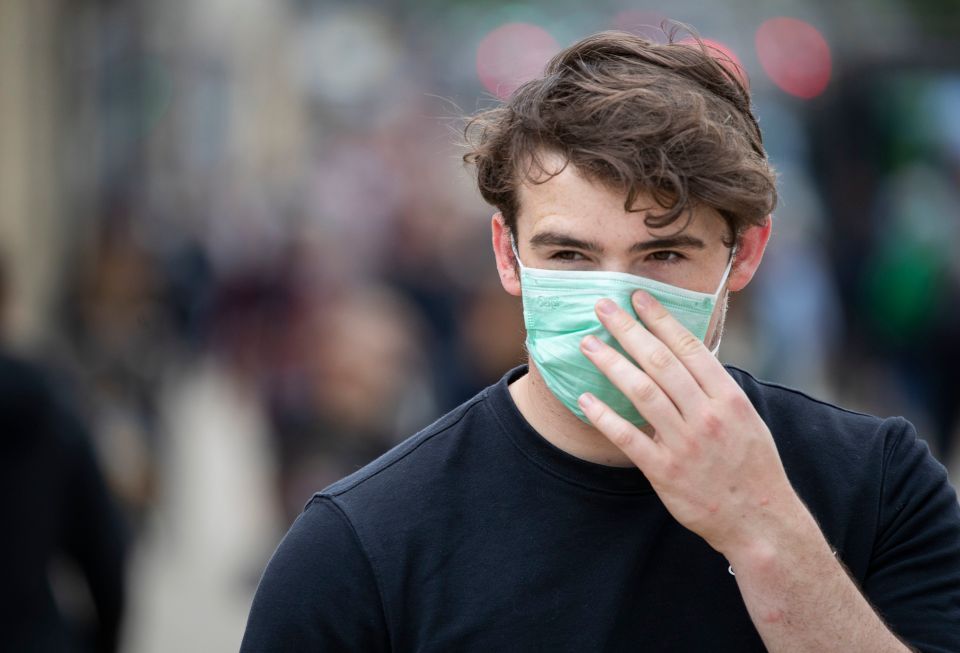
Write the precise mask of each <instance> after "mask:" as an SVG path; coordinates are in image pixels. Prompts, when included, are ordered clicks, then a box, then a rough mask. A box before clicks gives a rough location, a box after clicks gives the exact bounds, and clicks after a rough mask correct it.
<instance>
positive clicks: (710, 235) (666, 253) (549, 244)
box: [517, 162, 730, 346]
mask: <svg viewBox="0 0 960 653" xmlns="http://www.w3.org/2000/svg"><path fill="white" fill-rule="evenodd" d="M549 163H552V162H549ZM624 198H625V197H624V194H623V193H620V192H617V191H614V190H611V189H609V188H607V187H605V186H603V185H601V184H598V183H596V182H593V181H590V180H587V179H586V178H584V177H582V176H581V175H580V174H579V173H578V172H577V170H576V169H575V168H574V167H573V166H567V167H566V169H565V170H564V171H563V172H561V173H560V174H558V175H557V176H555V177H553V178H552V179H550V180H549V181H547V182H545V183H542V184H530V183H528V184H524V185H522V186H521V189H520V191H519V199H520V206H521V210H520V214H519V215H518V219H517V248H518V250H519V252H520V258H521V260H522V261H523V264H524V265H526V266H527V267H531V268H544V269H551V270H606V271H617V272H628V273H631V274H635V275H638V276H642V277H647V278H650V279H655V280H657V281H661V282H664V283H668V284H671V285H674V286H679V287H681V288H686V289H688V290H695V291H698V292H705V293H713V292H715V291H716V290H717V287H718V286H719V284H720V280H721V278H722V276H723V272H724V269H725V268H726V266H727V262H728V261H729V259H730V249H729V248H728V247H727V246H726V245H725V244H724V243H723V240H724V238H725V237H726V236H727V225H726V222H725V221H724V220H723V218H721V217H720V215H719V213H717V212H716V211H715V210H714V209H711V208H709V207H698V208H696V209H694V211H693V218H692V219H691V221H690V223H689V225H687V226H686V228H684V229H683V231H679V232H678V229H679V228H680V227H682V226H683V224H684V222H685V217H681V218H679V219H678V220H677V221H676V222H675V223H673V224H671V225H668V226H667V227H664V228H661V229H650V228H648V227H647V226H646V225H645V224H644V218H645V217H646V215H647V213H646V211H636V212H627V211H625V210H624V206H623V205H624ZM636 207H644V208H646V207H649V208H650V210H651V211H653V212H654V213H660V212H662V211H663V209H662V208H661V207H659V206H658V205H657V204H656V202H655V201H654V200H653V198H652V197H650V196H649V195H641V196H640V197H639V199H638V203H637V204H636ZM725 299H726V297H725V295H723V296H721V298H720V301H718V302H717V306H718V308H717V309H716V311H715V313H714V316H713V319H712V321H711V326H710V329H709V330H708V332H707V338H706V343H707V345H708V346H713V344H714V343H715V342H716V341H717V340H719V332H720V328H718V326H717V325H718V323H719V324H720V326H721V328H722V319H721V317H722V313H723V310H724V307H725V304H726V301H725Z"/></svg>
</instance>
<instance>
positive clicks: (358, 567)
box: [242, 367, 960, 653]
mask: <svg viewBox="0 0 960 653" xmlns="http://www.w3.org/2000/svg"><path fill="white" fill-rule="evenodd" d="M728 369H729V371H730V374H731V375H732V376H733V377H734V379H736V381H737V382H738V383H739V384H740V385H741V387H743V389H744V391H745V392H746V393H747V395H748V396H749V397H750V399H751V401H752V402H753V405H754V406H755V407H756V409H757V411H758V412H759V414H760V416H761V417H762V418H763V420H764V421H765V422H766V424H767V425H768V426H769V428H770V430H771V432H772V433H773V436H774V438H775V440H776V443H777V447H778V448H779V451H780V456H781V457H782V459H783V463H784V466H785V467H786V470H787V474H788V475H789V478H790V480H791V482H792V483H793V486H794V488H795V489H796V490H797V492H798V494H799V495H800V497H801V498H802V499H803V500H804V501H805V503H806V504H807V506H808V507H809V509H810V510H811V512H812V513H813V515H814V516H815V517H816V518H817V521H818V522H819V524H820V527H821V529H822V530H823V533H824V535H825V537H826V539H827V540H828V542H829V543H830V544H831V545H832V546H833V548H834V549H835V550H836V551H837V555H838V557H839V558H840V560H841V561H842V562H843V563H844V564H845V565H846V566H847V568H848V569H849V570H850V574H851V575H852V576H853V578H855V579H856V581H857V584H858V585H859V586H860V587H861V588H862V589H863V591H864V593H865V594H866V596H867V597H868V598H869V600H870V602H871V603H872V604H873V605H874V606H875V607H876V608H877V610H878V612H879V613H880V615H881V616H882V617H883V618H884V620H885V621H886V622H887V623H888V624H889V625H890V626H891V628H892V630H893V631H894V632H896V633H897V634H898V635H900V636H901V637H903V638H904V639H905V640H906V641H908V642H909V643H910V644H912V645H913V646H915V647H917V648H919V649H920V650H922V651H942V652H944V653H946V652H948V651H949V652H952V653H956V652H957V651H960V506H958V503H957V497H956V494H955V492H954V490H953V489H952V488H951V487H950V485H949V484H948V482H947V474H946V471H945V470H944V468H943V466H942V465H940V464H939V463H938V462H937V461H936V460H935V459H934V458H933V457H932V456H931V455H930V452H929V450H928V448H927V446H926V445H925V444H924V443H923V442H922V441H920V440H918V439H917V437H916V434H915V432H914V429H913V427H912V426H911V425H910V424H909V423H908V422H907V421H905V420H904V419H902V418H891V419H885V420H884V419H879V418H876V417H871V416H868V415H862V414H859V413H854V412H850V411H847V410H843V409H840V408H837V407H835V406H832V405H830V404H826V403H823V402H821V401H817V400H815V399H811V398H810V397H808V396H806V395H804V394H802V393H799V392H797V391H794V390H790V389H788V388H784V387H781V386H777V385H772V384H769V383H763V382H760V381H757V380H756V379H754V378H753V377H752V376H750V375H749V374H747V373H745V372H743V371H741V370H738V369H736V368H728ZM525 372H526V368H525V367H518V368H516V369H513V370H511V371H510V372H508V373H507V374H506V375H505V376H504V377H503V379H501V380H500V382H499V383H497V384H496V385H493V386H491V387H489V388H487V389H485V390H484V391H482V392H481V393H480V394H479V395H477V396H476V397H474V398H473V399H471V400H470V401H468V402H466V403H465V404H463V405H462V406H460V407H459V408H457V409H455V410H454V411H452V412H451V413H449V414H447V415H445V416H444V417H442V418H441V419H439V420H438V421H437V422H435V423H434V424H432V425H430V426H429V427H427V428H426V429H424V430H423V431H421V432H420V433H417V434H416V435H414V436H413V437H411V438H409V439H407V440H406V441H404V442H403V443H401V444H400V445H398V446H397V447H395V448H394V449H392V450H391V451H389V452H388V453H386V454H385V455H383V456H382V457H380V458H379V459H377V460H375V461H374V462H372V463H370V464H369V465H367V466H366V467H364V468H363V469H360V470H359V471H357V472H355V473H354V474H352V475H350V476H348V477H347V478H344V479H343V480H341V481H339V482H337V483H335V484H333V485H331V486H330V487H328V488H327V489H326V490H324V491H323V492H320V493H318V494H317V495H315V496H314V497H313V499H312V500H311V501H310V502H309V504H308V505H307V508H306V510H305V511H304V512H303V514H302V515H300V517H299V518H298V519H297V521H296V522H295V523H294V525H293V526H292V527H291V529H290V531H289V532H288V533H287V535H286V537H285V538H284V539H283V541H282V542H281V544H280V546H279V548H278V549H277V551H276V553H275V554H274V556H273V558H272V559H271V561H270V563H269V565H268V566H267V569H266V571H265V572H264V575H263V578H262V579H261V581H260V586H259V588H258V590H257V594H256V597H255V598H254V602H253V607H252V609H251V613H250V618H249V621H248V624H247V630H246V633H245V635H244V640H243V645H242V651H286V652H291V651H340V650H351V651H387V650H392V651H483V652H489V651H541V650H542V651H644V650H646V651H762V650H764V649H763V645H762V642H761V640H760V637H759V635H758V634H757V632H756V630H755V628H754V626H753V624H752V623H751V621H750V617H749V616H748V614H747V611H746V608H745V607H744V604H743V600H742V598H741V597H740V593H739V591H738V588H737V585H736V581H735V578H734V577H733V576H732V575H731V574H730V572H729V570H728V563H727V561H726V560H725V559H724V558H723V556H721V555H720V554H719V553H717V552H716V551H714V550H713V549H712V548H710V546H708V545H707V544H706V542H704V541H703V540H702V539H701V538H700V537H698V536H697V535H695V534H693V533H692V532H690V531H688V530H687V529H685V528H684V527H682V526H681V525H680V524H678V523H677V522H676V521H675V520H674V519H673V518H672V517H671V516H670V514H669V513H668V512H667V511H666V509H665V508H664V506H663V504H662V503H661V502H660V500H659V498H658V497H657V495H656V494H655V493H654V492H653V490H652V489H651V487H650V484H649V482H648V481H647V480H646V478H645V477H644V476H643V474H642V473H641V472H640V471H639V470H638V469H629V468H613V467H607V466H604V465H598V464H595V463H590V462H586V461H584V460H580V459H578V458H575V457H573V456H571V455H569V454H567V453H565V452H563V451H561V450H560V449H558V448H556V447H554V446H553V445H551V444H550V443H549V442H548V441H547V440H545V439H544V438H543V437H541V436H540V435H539V434H537V433H536V431H534V430H533V428H532V427H531V426H530V425H529V424H528V423H527V422H526V421H525V420H524V418H523V417H522V416H521V414H520V412H519V411H518V410H517V408H516V405H515V404H514V403H513V400H512V398H511V397H510V394H509V391H508V389H507V384H508V383H509V382H511V381H513V380H514V379H516V378H518V377H519V376H521V375H522V374H524V373H525Z"/></svg>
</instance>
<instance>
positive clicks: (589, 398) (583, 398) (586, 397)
mask: <svg viewBox="0 0 960 653" xmlns="http://www.w3.org/2000/svg"><path fill="white" fill-rule="evenodd" d="M593 401H594V399H593V395H592V394H590V393H589V392H584V393H583V394H582V395H580V398H579V399H577V402H578V403H579V404H580V406H581V407H582V408H589V407H590V406H592V405H593Z"/></svg>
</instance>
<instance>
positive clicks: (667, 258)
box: [648, 249, 686, 263]
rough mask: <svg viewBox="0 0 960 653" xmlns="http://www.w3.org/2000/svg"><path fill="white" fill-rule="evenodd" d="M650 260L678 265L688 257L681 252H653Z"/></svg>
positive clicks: (665, 250) (666, 250) (667, 250)
mask: <svg viewBox="0 0 960 653" xmlns="http://www.w3.org/2000/svg"><path fill="white" fill-rule="evenodd" d="M648 258H650V259H653V260H654V261H659V262H660V263H677V262H679V261H681V260H682V259H684V258H686V257H685V256H684V255H683V254H681V253H680V252H674V251H673V250H669V249H664V250H661V251H659V252H653V253H652V254H650V256H649V257H648Z"/></svg>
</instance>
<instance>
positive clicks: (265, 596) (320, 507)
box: [240, 497, 389, 653]
mask: <svg viewBox="0 0 960 653" xmlns="http://www.w3.org/2000/svg"><path fill="white" fill-rule="evenodd" d="M388 649H389V642H388V635H387V628H386V622H385V619H384V613H383V609H382V602H381V600H380V592H379V589H378V587H377V583H376V578H375V576H374V574H373V569H372V567H371V565H370V562H369V561H368V559H367V557H366V555H365V554H364V552H363V551H362V549H361V547H360V544H359V542H358V541H357V539H356V536H355V534H354V531H353V528H352V526H351V525H350V523H349V521H347V518H346V516H345V515H344V514H343V513H342V512H341V511H340V509H339V508H338V507H337V506H336V505H335V504H334V503H333V500H331V499H330V498H326V497H315V498H314V499H313V500H312V501H311V502H310V503H309V504H308V505H307V508H306V510H305V511H304V512H303V513H302V514H301V515H300V516H299V517H298V518H297V520H296V521H295V522H294V524H293V526H291V527H290V531H289V532H288V533H287V535H286V536H285V537H284V538H283V541H282V542H280V546H279V547H278V548H277V550H276V552H275V553H274V554H273V557H272V558H271V559H270V562H269V564H268V565H267V568H266V570H265V571H264V572H263V577H262V578H261V579H260V585H259V587H257V592H256V595H255V596H254V599H253V606H252V607H251V609H250V616H249V618H248V620H247V628H246V632H245V633H244V635H243V643H242V644H241V646H240V650H241V652H242V653H254V652H257V653H260V652H265V651H277V652H278V653H279V652H283V653H296V652H297V651H351V650H356V651H371V652H374V651H386V650H388Z"/></svg>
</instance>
